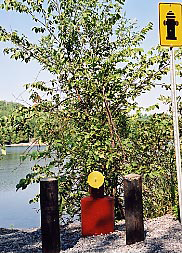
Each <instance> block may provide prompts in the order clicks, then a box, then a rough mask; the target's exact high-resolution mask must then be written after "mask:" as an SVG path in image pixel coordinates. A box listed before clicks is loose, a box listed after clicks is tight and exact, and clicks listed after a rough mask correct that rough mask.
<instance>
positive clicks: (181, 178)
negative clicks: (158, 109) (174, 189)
mask: <svg viewBox="0 0 182 253" xmlns="http://www.w3.org/2000/svg"><path fill="white" fill-rule="evenodd" d="M170 61H171V64H170V79H171V97H172V111H173V126H174V145H175V154H176V169H177V179H178V195H179V209H180V222H181V221H182V172H181V154H180V139H179V128H178V111H177V100H176V76H175V63H174V49H173V47H170Z"/></svg>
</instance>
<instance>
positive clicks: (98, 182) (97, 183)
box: [87, 171, 104, 189]
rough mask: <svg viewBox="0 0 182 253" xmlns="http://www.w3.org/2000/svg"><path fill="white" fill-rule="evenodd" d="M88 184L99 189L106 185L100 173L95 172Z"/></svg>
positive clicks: (90, 176) (90, 175)
mask: <svg viewBox="0 0 182 253" xmlns="http://www.w3.org/2000/svg"><path fill="white" fill-rule="evenodd" d="M87 183H88V184H89V185H90V186H91V187H93V188H97V189H99V188H100V187H101V186H102V185H103V183H104V176H103V175H102V173H101V172H99V171H93V172H91V173H90V174H89V175H88V181H87Z"/></svg>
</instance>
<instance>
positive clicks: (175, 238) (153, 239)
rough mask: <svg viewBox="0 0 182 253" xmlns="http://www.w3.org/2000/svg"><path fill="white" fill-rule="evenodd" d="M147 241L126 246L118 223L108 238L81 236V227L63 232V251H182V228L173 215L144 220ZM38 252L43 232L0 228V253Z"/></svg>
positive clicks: (63, 229)
mask: <svg viewBox="0 0 182 253" xmlns="http://www.w3.org/2000/svg"><path fill="white" fill-rule="evenodd" d="M145 234H146V237H145V241H144V242H140V243H135V244H133V245H130V246H129V245H126V243H125V239H126V238H125V224H124V221H123V222H119V223H118V224H117V225H116V228H115V232H114V233H111V234H109V235H100V236H90V237H85V238H83V237H81V230H80V224H78V223H77V224H70V225H69V226H67V227H62V229H61V244H62V245H61V251H60V252H64V253H73V252H74V253H85V252H92V253H96V252H106V253H126V252H127V253H138V252H141V253H152V252H160V253H167V252H173V253H178V252H180V253H181V252H182V227H181V224H180V223H179V222H178V221H177V220H175V219H174V218H173V216H171V215H165V216H162V217H159V218H156V219H151V220H146V221H145ZM12 252H13V253H15V252H17V253H22V252H23V253H30V252H31V253H34V252H35V253H36V252H42V251H41V231H40V229H37V228H36V229H29V230H18V229H4V228H0V253H12Z"/></svg>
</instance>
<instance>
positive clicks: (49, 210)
mask: <svg viewBox="0 0 182 253" xmlns="http://www.w3.org/2000/svg"><path fill="white" fill-rule="evenodd" d="M40 208H41V232H42V252H43V253H59V252H60V229H59V209H58V181H57V179H55V178H44V179H41V181H40Z"/></svg>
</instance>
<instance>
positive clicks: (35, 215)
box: [0, 147, 44, 228]
mask: <svg viewBox="0 0 182 253" xmlns="http://www.w3.org/2000/svg"><path fill="white" fill-rule="evenodd" d="M26 149H27V147H7V148H6V152H7V154H6V156H3V159H1V160H0V203H1V204H0V227H4V228H12V227H13V228H32V227H40V210H39V209H40V207H39V203H33V204H29V203H28V202H29V200H30V199H32V198H33V197H34V195H35V194H37V193H39V185H38V184H32V185H30V186H28V187H27V189H25V190H21V189H20V190H18V191H16V184H17V183H18V182H19V180H20V179H21V178H23V177H24V176H25V175H26V174H28V173H29V172H30V168H31V167H32V166H33V164H35V161H29V160H28V159H26V160H25V161H24V162H23V163H22V164H20V155H21V154H23V153H24V152H25V150H26ZM33 149H34V150H35V149H37V147H33ZM42 163H44V161H42Z"/></svg>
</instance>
